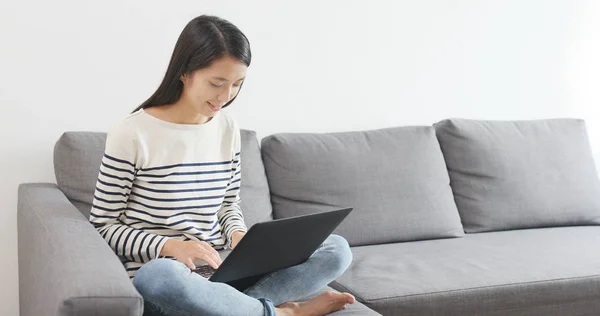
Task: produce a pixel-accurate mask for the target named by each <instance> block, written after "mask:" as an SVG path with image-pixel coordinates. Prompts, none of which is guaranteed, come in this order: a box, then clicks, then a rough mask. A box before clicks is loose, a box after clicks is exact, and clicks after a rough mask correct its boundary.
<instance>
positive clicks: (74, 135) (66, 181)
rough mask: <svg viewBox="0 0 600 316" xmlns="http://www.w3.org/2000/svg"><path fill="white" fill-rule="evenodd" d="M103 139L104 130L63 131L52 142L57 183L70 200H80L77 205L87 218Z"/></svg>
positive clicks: (98, 168) (104, 135)
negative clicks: (100, 131) (55, 140)
mask: <svg viewBox="0 0 600 316" xmlns="http://www.w3.org/2000/svg"><path fill="white" fill-rule="evenodd" d="M105 143H106V133H97V132H66V133H64V134H63V135H62V136H61V137H60V138H59V139H58V141H57V142H56V144H55V145H54V174H55V175H56V182H57V183H58V187H59V188H60V190H61V191H62V192H63V193H64V194H65V195H66V196H67V198H69V200H70V201H72V202H79V203H78V209H79V210H80V211H82V212H83V215H84V216H85V217H87V218H89V216H90V211H91V208H92V200H93V199H94V189H95V188H96V180H97V179H98V172H99V170H100V163H101V160H102V155H104V144H105ZM85 205H87V208H85V207H84V206H85ZM82 208H83V209H82Z"/></svg>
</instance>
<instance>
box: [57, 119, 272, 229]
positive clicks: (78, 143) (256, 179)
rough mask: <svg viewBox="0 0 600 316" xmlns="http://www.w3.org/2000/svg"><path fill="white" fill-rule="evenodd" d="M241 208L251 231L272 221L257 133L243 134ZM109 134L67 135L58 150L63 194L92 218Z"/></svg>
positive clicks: (62, 138) (61, 140)
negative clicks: (254, 227)
mask: <svg viewBox="0 0 600 316" xmlns="http://www.w3.org/2000/svg"><path fill="white" fill-rule="evenodd" d="M241 136H242V150H241V160H242V181H241V185H242V187H241V191H240V196H241V201H242V202H241V204H240V206H241V208H242V212H243V214H244V217H245V222H246V225H248V227H250V226H252V225H254V224H255V223H256V222H258V221H265V220H270V219H272V218H273V217H272V208H271V201H270V195H269V186H268V184H267V178H266V176H265V169H264V166H263V164H262V160H261V154H260V148H259V144H258V140H257V139H256V133H255V132H254V131H249V130H241ZM105 143H106V133H100V132H66V133H64V134H63V135H62V136H61V137H60V139H59V140H58V141H57V142H56V145H55V147H54V172H55V175H56V181H57V183H58V186H59V188H60V189H61V190H62V192H63V193H64V194H65V195H66V196H67V198H69V200H70V201H71V202H72V203H73V204H74V205H75V206H76V207H77V208H78V209H79V211H81V213H82V214H83V215H84V216H85V217H89V215H90V210H91V207H92V204H91V203H92V201H93V195H94V190H95V188H96V181H97V179H98V171H99V167H100V163H101V160H102V156H103V155H104V146H105Z"/></svg>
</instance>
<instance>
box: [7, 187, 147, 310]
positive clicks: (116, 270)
mask: <svg viewBox="0 0 600 316" xmlns="http://www.w3.org/2000/svg"><path fill="white" fill-rule="evenodd" d="M17 223H18V233H19V236H18V237H19V299H20V310H21V315H22V316H30V315H31V316H33V315H36V316H37V315H107V316H109V315H110V316H114V315H142V309H143V300H142V297H141V296H140V294H139V293H138V292H137V291H136V289H135V287H134V286H133V284H132V282H131V281H130V279H129V276H128V275H127V273H126V272H125V269H124V268H123V265H122V264H121V262H120V261H119V259H118V258H117V256H115V254H114V253H113V251H112V250H111V249H110V247H109V246H108V245H107V244H106V242H105V241H104V239H102V237H101V236H100V235H99V234H98V232H97V231H96V230H95V229H94V228H93V227H92V225H90V223H89V222H88V220H87V218H85V217H84V216H82V214H81V213H79V211H78V210H77V209H76V208H75V207H74V206H73V205H72V204H71V203H70V202H69V201H68V200H67V198H66V197H65V195H64V194H63V193H62V192H61V191H60V190H59V189H58V187H57V186H56V185H55V184H23V185H21V186H19V203H18V213H17Z"/></svg>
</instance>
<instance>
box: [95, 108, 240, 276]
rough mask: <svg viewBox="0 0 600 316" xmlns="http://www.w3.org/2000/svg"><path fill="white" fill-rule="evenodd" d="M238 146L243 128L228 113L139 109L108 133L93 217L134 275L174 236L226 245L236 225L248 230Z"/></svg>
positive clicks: (229, 241) (216, 246) (104, 236)
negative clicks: (162, 114)
mask: <svg viewBox="0 0 600 316" xmlns="http://www.w3.org/2000/svg"><path fill="white" fill-rule="evenodd" d="M240 150H241V139H240V130H239V127H238V125H237V123H236V121H235V120H233V119H232V118H231V117H230V116H228V115H227V113H226V112H223V111H219V112H217V114H216V115H215V116H214V117H213V118H212V119H211V120H210V121H208V122H207V123H204V124H176V123H171V122H167V121H163V120H160V119H158V118H156V117H154V116H152V115H150V114H148V113H147V112H145V111H144V110H143V109H141V110H139V111H136V112H135V113H133V114H131V115H129V116H128V117H127V118H126V119H124V120H121V121H120V122H119V123H117V124H116V125H115V126H114V127H113V128H112V129H111V130H110V131H109V133H108V135H107V139H106V147H105V152H104V156H103V157H102V163H101V165H100V170H99V173H98V181H97V183H96V189H95V193H94V200H93V204H92V210H91V214H90V219H89V220H90V222H91V223H92V225H93V226H94V227H95V228H96V229H97V230H98V232H99V233H100V235H101V236H102V237H103V238H104V239H105V240H106V242H107V243H108V245H109V246H110V247H111V248H112V249H113V251H114V252H115V254H117V256H118V257H119V259H121V262H123V264H124V266H125V269H126V270H127V272H128V274H129V276H130V278H133V276H134V274H135V271H137V270H138V269H139V268H140V267H141V266H142V265H143V264H144V263H146V262H148V261H150V260H152V259H155V258H159V257H162V256H160V252H161V249H162V247H163V245H164V244H165V242H166V241H167V240H168V239H169V238H173V239H178V240H184V241H185V240H194V241H205V242H207V243H209V244H210V245H211V246H212V247H213V248H214V249H216V250H222V249H225V247H229V248H231V234H232V233H233V232H234V231H236V230H241V231H247V227H246V225H245V224H244V218H243V215H242V212H241V209H240V206H239V203H240V180H241V160H240Z"/></svg>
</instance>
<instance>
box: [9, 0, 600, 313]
mask: <svg viewBox="0 0 600 316" xmlns="http://www.w3.org/2000/svg"><path fill="white" fill-rule="evenodd" d="M202 13H210V14H217V15H220V16H222V17H225V18H226V19H229V20H230V21H232V22H234V23H235V24H236V25H238V26H239V27H240V28H241V29H242V30H243V31H244V32H245V33H246V35H247V36H248V37H249V38H250V41H251V44H252V48H253V55H254V59H253V64H252V66H251V68H250V69H249V72H248V79H247V82H246V84H245V85H244V89H243V91H242V93H241V95H240V97H239V98H238V100H237V101H236V103H235V104H234V105H233V106H232V108H231V109H230V111H231V112H233V113H234V114H235V116H236V117H237V118H238V120H239V121H240V123H241V125H242V127H243V128H247V129H254V130H256V131H258V133H259V136H261V137H262V136H266V135H269V134H272V133H275V132H326V131H346V130H358V129H374V128H382V127H390V126H398V125H416V124H431V123H434V122H435V121H437V120H440V119H443V118H448V117H466V118H480V119H534V118H549V117H563V116H579V117H583V118H585V119H587V120H588V124H589V125H590V126H589V129H590V131H591V133H592V135H591V136H592V143H593V146H594V150H595V152H598V151H600V111H599V110H598V107H597V105H598V103H599V101H600V96H599V93H598V91H599V89H598V88H599V87H600V80H599V79H600V77H599V74H600V62H599V61H598V59H597V56H600V45H599V43H600V39H599V38H598V37H597V33H598V30H599V29H600V27H599V25H598V22H597V21H600V7H599V6H598V4H597V2H596V1H594V0H580V1H573V0H552V1H550V0H503V1H494V0H461V1H448V0H421V1H412V0H403V1H393V2H392V1H389V2H386V1H346V0H344V1H342V0H337V1H316V0H315V1H295V2H293V3H291V1H275V0H273V1H243V0H239V1H227V2H225V1H198V0H188V1H176V2H175V1H143V2H142V1H138V2H134V1H116V0H109V1H108V0H107V1H94V2H90V3H84V1H75V0H70V1H65V0H62V1H39V0H37V1H7V0H3V1H2V2H0V106H1V110H2V112H1V113H2V114H1V117H0V129H1V130H0V141H1V144H2V149H1V150H2V154H1V156H0V157H1V159H2V161H1V165H2V170H3V172H2V175H3V181H2V182H0V253H1V254H2V260H0V315H17V314H18V289H17V285H18V274H17V240H16V238H17V233H16V231H17V228H16V204H17V185H18V184H19V183H22V182H55V178H54V173H53V169H52V150H53V146H54V142H55V141H56V140H57V139H58V137H59V136H60V135H61V134H62V133H63V132H64V131H68V130H92V131H106V130H107V128H108V127H109V126H110V125H112V124H113V123H114V122H115V121H116V120H118V119H120V118H122V117H124V116H125V115H127V114H128V112H130V111H131V110H132V109H133V108H134V107H136V106H137V105H138V104H139V103H141V102H142V101H144V100H145V99H146V98H147V97H148V96H149V95H150V94H151V93H152V92H153V90H154V89H155V88H156V86H157V85H158V83H159V80H160V79H161V77H162V75H163V74H164V71H165V69H166V65H167V63H168V61H169V57H170V55H171V52H172V48H173V45H174V43H175V41H176V39H177V36H178V35H179V32H180V31H181V29H182V28H183V27H184V25H185V24H186V23H187V22H188V21H189V20H190V19H191V18H193V17H195V16H196V15H200V14H202ZM594 106H596V107H594Z"/></svg>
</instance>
